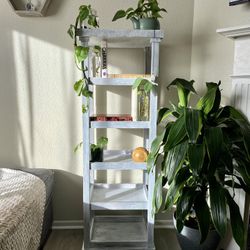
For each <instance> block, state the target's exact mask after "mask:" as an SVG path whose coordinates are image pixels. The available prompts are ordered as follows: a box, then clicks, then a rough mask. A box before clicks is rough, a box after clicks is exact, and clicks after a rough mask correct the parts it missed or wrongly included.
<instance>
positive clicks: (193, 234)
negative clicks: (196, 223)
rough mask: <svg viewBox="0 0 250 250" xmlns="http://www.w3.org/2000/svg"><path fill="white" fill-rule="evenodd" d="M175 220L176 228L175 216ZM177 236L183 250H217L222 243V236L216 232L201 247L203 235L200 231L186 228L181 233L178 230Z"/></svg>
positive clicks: (211, 233)
mask: <svg viewBox="0 0 250 250" xmlns="http://www.w3.org/2000/svg"><path fill="white" fill-rule="evenodd" d="M173 220H174V226H175V228H176V220H175V216H173ZM176 235H177V239H178V242H179V244H180V247H181V249H182V250H216V249H217V247H218V245H219V243H220V236H219V234H218V233H217V232H216V230H211V231H210V232H209V233H208V237H207V239H206V240H205V241H204V243H202V244H201V245H200V239H201V235H200V232H199V230H198V229H195V228H191V227H188V226H184V227H183V229H182V231H181V233H179V232H178V231H177V229H176Z"/></svg>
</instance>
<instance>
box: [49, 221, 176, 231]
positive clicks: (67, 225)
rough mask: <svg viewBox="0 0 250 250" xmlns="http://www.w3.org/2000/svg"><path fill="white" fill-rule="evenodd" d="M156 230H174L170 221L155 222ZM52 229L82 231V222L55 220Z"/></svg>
mask: <svg viewBox="0 0 250 250" xmlns="http://www.w3.org/2000/svg"><path fill="white" fill-rule="evenodd" d="M155 228H156V229H174V224H173V221H172V220H156V221H155ZM52 229H56V230H63V229H83V221H82V220H55V221H54V222H53V225H52Z"/></svg>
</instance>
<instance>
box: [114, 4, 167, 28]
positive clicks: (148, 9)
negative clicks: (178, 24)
mask: <svg viewBox="0 0 250 250" xmlns="http://www.w3.org/2000/svg"><path fill="white" fill-rule="evenodd" d="M161 12H167V11H166V10H165V9H164V8H160V7H159V3H158V1H157V0H139V1H138V4H137V8H135V9H134V8H132V7H130V8H128V9H127V10H118V11H117V12H116V14H115V16H114V17H113V20H112V21H116V20H118V19H120V18H124V17H125V18H126V19H130V20H131V21H132V23H133V26H134V28H135V29H142V30H159V29H160V22H159V20H158V18H161V17H162V16H161V14H160V13H161Z"/></svg>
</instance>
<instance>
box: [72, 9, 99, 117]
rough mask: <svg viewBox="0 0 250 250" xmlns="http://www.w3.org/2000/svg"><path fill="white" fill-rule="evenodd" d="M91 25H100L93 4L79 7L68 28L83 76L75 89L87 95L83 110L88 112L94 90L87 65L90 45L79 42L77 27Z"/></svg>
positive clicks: (95, 48)
mask: <svg viewBox="0 0 250 250" xmlns="http://www.w3.org/2000/svg"><path fill="white" fill-rule="evenodd" d="M85 25H88V26H89V27H93V28H97V27H99V24H98V21H97V15H96V14H95V11H94V10H93V9H92V7H91V5H81V6H80V7H79V13H78V15H77V17H76V20H75V24H74V25H73V24H71V25H70V27H69V29H68V34H69V36H70V37H71V38H72V39H73V40H74V56H75V64H76V67H77V68H78V69H79V70H81V72H82V73H83V74H82V78H81V79H79V80H78V81H76V82H75V84H74V90H75V92H76V93H77V95H78V96H84V97H86V100H87V102H86V104H82V112H83V113H86V112H87V111H88V108H89V99H90V98H92V97H93V92H92V91H90V90H89V85H90V84H92V82H91V79H90V77H89V76H87V73H86V72H87V71H88V67H86V66H85V60H86V59H87V58H88V54H89V49H90V48H89V46H88V45H80V44H78V39H77V32H76V31H77V29H81V28H87V27H86V26H85ZM93 50H94V52H95V53H100V50H101V48H100V47H99V46H94V49H93Z"/></svg>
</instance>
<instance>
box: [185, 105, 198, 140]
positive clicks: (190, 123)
mask: <svg viewBox="0 0 250 250" xmlns="http://www.w3.org/2000/svg"><path fill="white" fill-rule="evenodd" d="M184 116H185V126H186V131H187V134H188V137H189V143H196V140H197V138H198V136H199V134H200V132H201V129H202V116H201V111H200V110H196V109H189V108H186V109H185V112H184Z"/></svg>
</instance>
